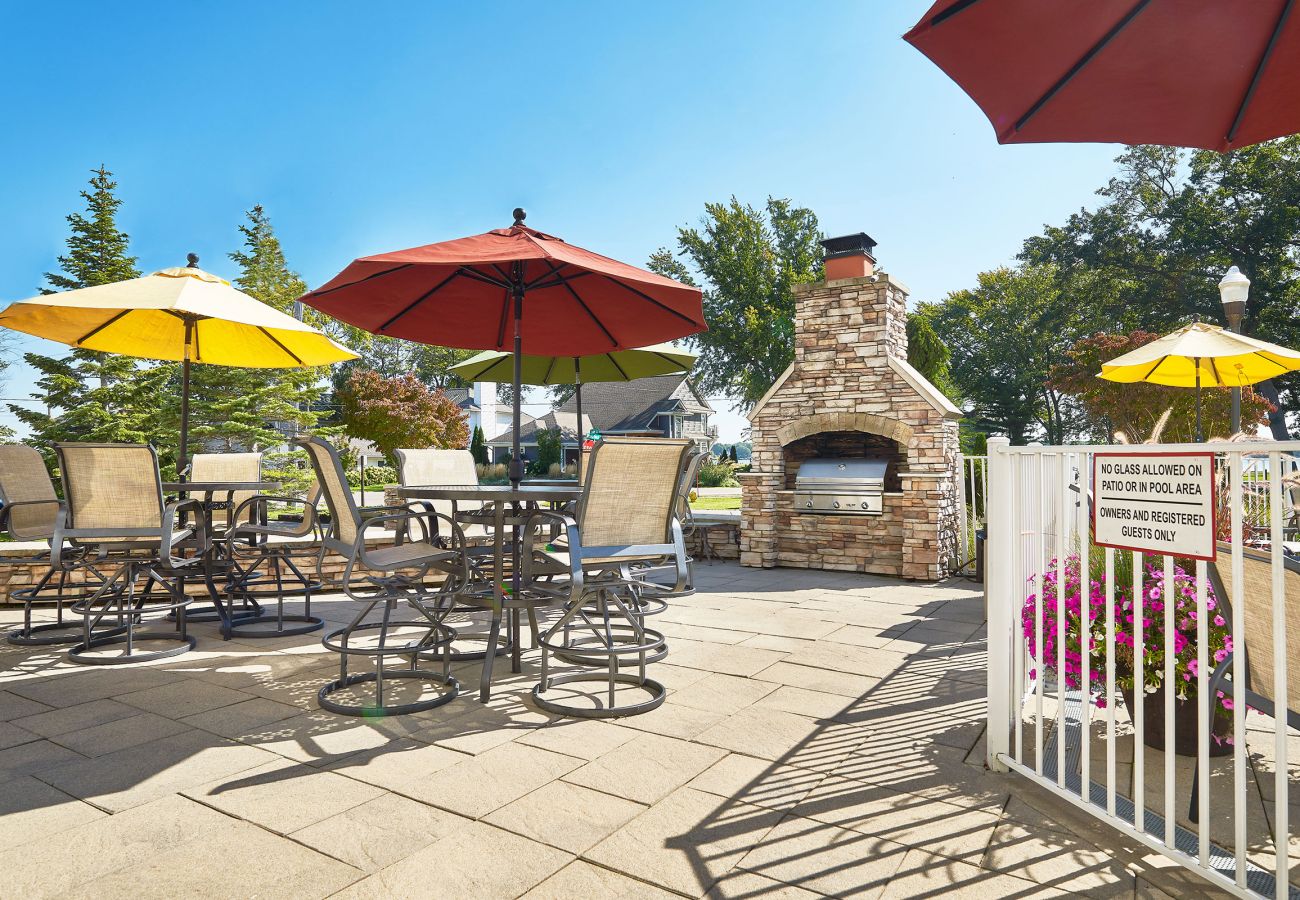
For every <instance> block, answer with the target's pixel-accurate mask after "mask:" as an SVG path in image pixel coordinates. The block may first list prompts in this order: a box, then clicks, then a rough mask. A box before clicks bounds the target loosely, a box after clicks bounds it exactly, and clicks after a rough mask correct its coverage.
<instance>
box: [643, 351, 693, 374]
mask: <svg viewBox="0 0 1300 900" xmlns="http://www.w3.org/2000/svg"><path fill="white" fill-rule="evenodd" d="M651 352H653V353H654V355H655V356H657V357H659V358H660V359H662V360H663V361H664V362H666V363H668V364H669V365H671V366H673V367H675V368H678V369H681V370H682V371H683V372H685V371H686V370H687V369H688V368H690V367H689V366H683V365H682V364H681V362H680V361H679V360H676V359H673V358H672V357H671V356H668V355H667V354H666V353H660V352H659V351H658V350H654V351H651Z"/></svg>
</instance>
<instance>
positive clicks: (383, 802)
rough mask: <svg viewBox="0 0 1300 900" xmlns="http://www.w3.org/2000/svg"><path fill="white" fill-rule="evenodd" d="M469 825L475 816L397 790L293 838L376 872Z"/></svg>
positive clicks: (299, 833)
mask: <svg viewBox="0 0 1300 900" xmlns="http://www.w3.org/2000/svg"><path fill="white" fill-rule="evenodd" d="M469 824H470V820H468V819H464V818H462V817H460V816H457V815H455V814H454V813H449V812H447V811H445V810H441V809H436V808H434V807H432V806H428V805H426V804H424V803H417V802H416V801H414V800H408V799H407V798H406V797H399V796H398V795H397V794H381V795H380V796H378V797H376V798H375V799H374V800H369V801H367V802H365V803H362V804H360V805H359V806H353V807H352V808H350V809H347V810H344V811H343V812H341V813H337V814H335V815H332V816H330V817H329V818H326V819H321V820H320V821H319V822H317V823H315V824H314V825H308V826H307V827H306V828H302V829H299V830H298V831H295V832H294V833H293V834H292V835H291V837H292V838H293V839H294V840H295V841H297V842H298V843H300V844H306V845H307V846H308V847H311V848H312V849H314V850H318V851H320V852H321V853H324V854H325V855H326V856H332V857H333V858H335V859H337V860H341V861H342V862H345V863H347V864H348V865H350V866H355V867H356V868H358V869H360V870H362V871H363V872H375V871H378V870H379V869H382V868H384V867H385V866H389V865H392V864H393V863H395V862H397V861H398V860H400V859H403V858H405V857H407V856H410V855H411V854H412V853H414V852H415V851H417V850H420V849H422V848H424V847H427V846H428V845H430V844H432V843H433V842H434V841H436V840H438V839H439V838H442V837H444V836H446V835H448V834H451V833H452V832H453V831H455V830H457V829H461V828H465V827H466V826H467V825H469Z"/></svg>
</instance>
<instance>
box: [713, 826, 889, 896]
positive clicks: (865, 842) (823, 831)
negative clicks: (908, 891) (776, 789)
mask: <svg viewBox="0 0 1300 900" xmlns="http://www.w3.org/2000/svg"><path fill="white" fill-rule="evenodd" d="M907 852H908V848H907V847H905V846H903V845H902V844H895V843H893V842H892V841H886V840H883V839H881V838H877V837H872V836H870V835H866V834H860V833H858V832H855V831H848V830H845V829H843V828H836V827H834V826H831V825H825V824H823V823H820V822H814V821H812V820H811V819H801V818H799V817H797V816H791V817H789V818H786V819H784V820H782V822H781V824H779V825H777V826H776V827H775V828H773V829H772V830H771V831H770V832H769V833H768V834H767V835H765V836H764V838H763V840H762V841H761V842H756V843H755V844H754V847H753V849H752V850H750V851H749V852H748V853H746V854H745V855H744V857H742V858H741V859H740V861H739V867H740V868H742V869H745V870H747V871H750V872H754V873H756V874H758V875H763V876H765V877H767V878H771V879H774V880H776V881H780V882H783V883H785V884H795V885H798V886H800V887H803V888H808V889H810V890H813V891H817V892H818V893H820V894H827V895H829V896H832V897H877V896H879V895H880V893H881V892H882V891H883V890H884V888H885V886H886V885H887V884H888V883H889V881H890V880H891V879H892V878H893V877H894V875H895V874H896V873H897V872H898V870H899V869H900V868H901V867H902V864H903V859H904V857H905V856H906V855H907Z"/></svg>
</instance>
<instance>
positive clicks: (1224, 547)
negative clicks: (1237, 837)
mask: <svg viewBox="0 0 1300 900" xmlns="http://www.w3.org/2000/svg"><path fill="white" fill-rule="evenodd" d="M1241 555H1242V580H1241V587H1242V595H1241V597H1234V596H1232V595H1231V594H1230V586H1231V583H1232V548H1231V546H1230V545H1228V544H1219V546H1218V550H1217V553H1216V559H1215V561H1214V562H1212V563H1210V565H1209V567H1208V572H1209V576H1210V584H1211V585H1212V586H1213V588H1214V595H1215V597H1218V598H1219V599H1220V600H1221V601H1222V607H1223V616H1224V618H1226V619H1227V620H1228V621H1229V622H1231V621H1232V604H1234V603H1238V602H1239V603H1242V604H1243V609H1242V617H1243V619H1244V620H1245V626H1246V633H1245V635H1244V636H1242V637H1243V638H1244V639H1237V636H1235V635H1234V640H1233V653H1232V654H1230V655H1229V656H1228V657H1227V658H1226V659H1224V660H1223V662H1221V663H1219V664H1218V665H1217V666H1216V667H1215V668H1214V671H1213V672H1212V673H1211V674H1210V677H1209V679H1208V680H1207V685H1208V690H1207V691H1206V696H1205V697H1204V698H1203V701H1204V702H1205V703H1206V705H1207V706H1208V707H1209V721H1211V722H1212V721H1214V708H1215V704H1216V703H1217V702H1218V692H1219V691H1223V692H1224V694H1226V695H1227V696H1229V697H1231V698H1232V699H1233V702H1234V703H1245V704H1246V705H1247V706H1248V707H1250V708H1252V709H1256V710H1259V711H1260V712H1262V713H1264V714H1265V715H1268V716H1272V717H1274V718H1276V717H1277V716H1278V715H1280V714H1285V716H1286V723H1287V726H1288V727H1290V728H1294V729H1297V730H1300V713H1298V712H1296V710H1300V561H1297V560H1294V559H1291V558H1290V557H1286V556H1284V557H1283V560H1282V562H1283V566H1284V569H1285V571H1284V573H1283V589H1284V591H1285V592H1286V594H1285V595H1286V616H1287V619H1286V642H1287V646H1286V659H1287V667H1286V675H1287V692H1286V696H1285V697H1282V698H1278V697H1276V696H1274V689H1273V688H1274V686H1273V676H1274V673H1275V669H1274V667H1273V638H1274V634H1275V632H1274V630H1273V559H1272V554H1271V553H1270V552H1269V551H1267V550H1257V549H1255V548H1253V547H1242V553H1241ZM1237 653H1244V654H1245V660H1246V666H1245V669H1246V671H1245V679H1244V683H1243V684H1236V683H1234V680H1233V677H1232V675H1233V673H1232V671H1231V670H1232V661H1233V659H1234V657H1235V656H1236V654H1237ZM1279 699H1280V700H1281V708H1280V709H1279V703H1278V700H1279ZM1197 762H1198V764H1197V768H1196V772H1195V774H1194V775H1193V777H1192V799H1191V810H1190V812H1189V813H1188V817H1189V818H1190V819H1191V820H1192V821H1193V822H1195V821H1197V814H1198V809H1197V806H1198V801H1199V797H1200V787H1201V772H1200V765H1199V760H1198V761H1197Z"/></svg>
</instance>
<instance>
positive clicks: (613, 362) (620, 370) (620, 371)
mask: <svg viewBox="0 0 1300 900" xmlns="http://www.w3.org/2000/svg"><path fill="white" fill-rule="evenodd" d="M605 357H606V358H607V359H608V360H609V362H610V365H612V366H613V367H614V368H616V369H618V374H620V375H622V376H623V380H624V381H631V380H632V379H631V378H628V377H627V373H626V372H624V371H623V367H622V366H620V365H619V364H618V360H616V359H615V358H614V354H613V353H606V354H605Z"/></svg>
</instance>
